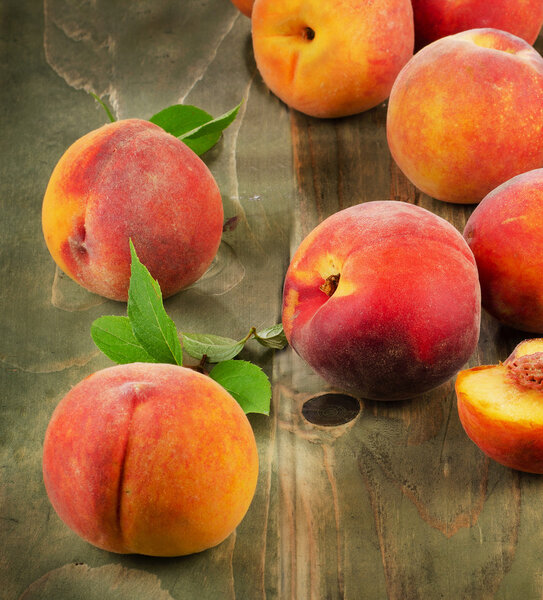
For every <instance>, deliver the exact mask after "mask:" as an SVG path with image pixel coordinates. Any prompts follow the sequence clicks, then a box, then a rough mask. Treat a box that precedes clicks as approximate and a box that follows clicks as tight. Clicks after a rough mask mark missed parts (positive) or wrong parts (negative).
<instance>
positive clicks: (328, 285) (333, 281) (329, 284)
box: [319, 273, 339, 296]
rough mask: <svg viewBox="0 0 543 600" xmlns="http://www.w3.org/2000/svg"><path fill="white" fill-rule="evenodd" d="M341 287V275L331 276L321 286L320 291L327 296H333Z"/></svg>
mask: <svg viewBox="0 0 543 600" xmlns="http://www.w3.org/2000/svg"><path fill="white" fill-rule="evenodd" d="M338 285H339V273H338V274H337V275H330V276H329V277H327V278H326V279H325V281H324V283H323V284H322V285H321V286H319V290H321V291H322V292H324V293H325V294H326V295H327V296H332V295H333V294H334V292H335V291H336V290H337V286H338Z"/></svg>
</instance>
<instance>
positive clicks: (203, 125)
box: [149, 103, 241, 156]
mask: <svg viewBox="0 0 543 600" xmlns="http://www.w3.org/2000/svg"><path fill="white" fill-rule="evenodd" d="M240 106H241V103H240V104H238V106H236V107H235V108H233V109H232V110H229V111H228V112H227V113H225V114H224V115H221V116H220V117H217V118H216V119H214V118H213V117H212V116H211V115H210V114H209V113H207V112H206V111H205V110H202V109H201V108H198V107H196V106H190V105H185V104H174V105H173V106H169V107H168V108H165V109H164V110H161V111H160V112H158V113H157V114H156V115H153V116H152V117H151V118H150V119H149V121H151V123H155V125H159V126H160V127H162V129H164V130H165V131H167V132H168V133H171V134H172V135H175V137H178V138H179V139H180V140H182V141H183V142H184V143H185V144H186V145H187V146H188V147H189V148H190V149H191V150H193V151H194V152H195V153H196V154H198V155H199V156H200V155H201V154H203V153H204V152H207V151H208V150H209V149H210V148H212V147H213V146H214V145H215V144H216V143H217V142H218V141H219V139H220V137H221V133H222V131H223V130H224V129H226V128H227V127H228V126H229V125H230V124H231V123H232V121H233V120H234V119H235V118H236V115H237V114H238V111H239V108H240Z"/></svg>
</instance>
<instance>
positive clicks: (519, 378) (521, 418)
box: [456, 338, 543, 473]
mask: <svg viewBox="0 0 543 600" xmlns="http://www.w3.org/2000/svg"><path fill="white" fill-rule="evenodd" d="M456 396H457V398H458V414H459V416H460V421H461V423H462V425H463V427H464V429H465V431H466V433H467V434H468V436H469V438H470V439H471V440H472V441H473V442H474V443H475V444H476V445H477V446H479V448H480V449H481V450H482V451H483V452H484V453H485V454H487V455H488V456H490V458H492V459H494V460H496V461H498V462H499V463H501V464H502V465H505V466H506V467H510V468H512V469H518V470H519V471H527V472H529V473H543V339H541V338H540V339H535V340H525V341H524V342H521V343H520V344H519V345H518V346H517V347H516V348H515V350H514V351H513V353H512V354H511V356H510V357H509V358H508V359H507V360H506V361H505V362H504V363H503V364H502V363H500V364H499V365H485V366H481V367H474V368H473V369H467V370H465V371H461V372H460V373H459V374H458V377H457V379H456Z"/></svg>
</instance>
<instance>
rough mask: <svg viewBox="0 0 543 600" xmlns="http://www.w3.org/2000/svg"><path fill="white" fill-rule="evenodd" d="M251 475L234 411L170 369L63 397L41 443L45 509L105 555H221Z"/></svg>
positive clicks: (246, 442) (247, 440) (252, 452)
mask: <svg viewBox="0 0 543 600" xmlns="http://www.w3.org/2000/svg"><path fill="white" fill-rule="evenodd" d="M257 475H258V455H257V448H256V443H255V438H254V435H253V431H252V429H251V425H250V424H249V421H248V420H247V418H246V416H245V414H244V413H243V411H242V409H241V407H240V406H239V404H238V403H237V402H236V401H235V400H234V399H233V398H232V397H231V396H230V395H229V394H228V393H227V392H226V390H225V389H224V388H222V387H221V386H220V385H219V384H218V383H216V382H214V381H213V380H212V379H210V378H209V377H207V376H205V375H202V374H200V373H197V372H195V371H193V370H190V369H186V368H183V367H177V366H174V365H162V364H150V363H146V364H143V363H132V364H129V365H120V366H115V367H110V368H108V369H104V370H102V371H98V372H97V373H95V374H93V375H91V376H90V377H87V378H86V379H84V380H83V381H81V382H80V383H79V384H78V385H76V386H75V387H74V388H72V390H71V391H70V392H68V394H67V395H66V396H65V397H64V398H63V400H62V401H61V402H60V403H59V405H58V406H57V408H56V409H55V411H54V413H53V416H52V418H51V421H50V423H49V426H48V428H47V432H46V435H45V443H44V449H43V478H44V482H45V487H46V490H47V494H48V496H49V499H50V501H51V503H52V505H53V507H54V509H55V510H56V512H57V513H58V515H59V517H60V518H61V519H62V521H64V523H66V525H68V527H70V528H71V529H73V531H75V532H76V533H77V534H78V535H80V536H81V537H83V538H84V539H85V540H87V541H88V542H90V543H91V544H94V545H96V546H98V547H99V548H103V549H105V550H109V551H110V552H118V553H138V554H148V555H152V556H180V555H184V554H190V553H193V552H200V551H201V550H205V549H207V548H210V547H212V546H215V545H216V544H219V543H220V542H221V541H222V540H224V539H225V538H226V537H227V536H228V535H230V533H232V531H233V530H234V529H235V528H236V526H237V525H238V524H239V523H240V521H241V520H242V518H243V516H244V515H245V513H246V511H247V509H248V507H249V505H250V503H251V500H252V497H253V494H254V491H255V486H256V481H257Z"/></svg>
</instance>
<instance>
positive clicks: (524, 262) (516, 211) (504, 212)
mask: <svg viewBox="0 0 543 600" xmlns="http://www.w3.org/2000/svg"><path fill="white" fill-rule="evenodd" d="M542 218H543V169H534V170H533V171H529V172H527V173H523V174H522V175H517V176H516V177H513V178H512V179H510V180H509V181H507V182H505V183H503V184H502V185H500V186H498V187H497V188H496V189H495V190H493V191H492V192H490V194H488V195H487V196H486V197H485V198H484V199H483V201H482V202H481V203H480V204H479V206H477V208H476V209H475V210H474V211H473V213H472V214H471V216H470V218H469V219H468V221H467V223H466V227H465V229H464V237H465V238H466V241H467V242H468V245H469V247H470V248H471V250H472V252H473V254H474V256H475V260H476V262H477V268H478V270H479V280H480V283H481V295H482V304H483V307H484V308H485V309H486V310H487V311H488V312H489V313H490V314H491V315H493V316H494V317H495V318H497V319H498V320H499V321H501V322H502V323H505V324H506V325H509V326H511V327H515V328H517V329H521V330H523V331H531V332H542V333H543V277H542V274H543V228H542V226H541V225H542Z"/></svg>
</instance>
